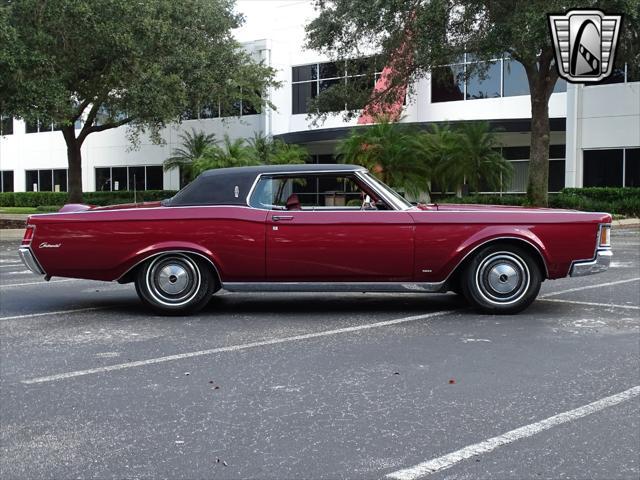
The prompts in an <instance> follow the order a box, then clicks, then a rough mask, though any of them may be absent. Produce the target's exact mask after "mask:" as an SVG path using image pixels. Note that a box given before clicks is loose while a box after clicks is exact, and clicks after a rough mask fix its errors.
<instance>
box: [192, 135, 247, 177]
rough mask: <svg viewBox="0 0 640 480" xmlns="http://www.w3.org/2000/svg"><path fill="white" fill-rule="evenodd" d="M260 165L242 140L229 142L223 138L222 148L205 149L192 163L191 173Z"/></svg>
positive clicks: (226, 138)
mask: <svg viewBox="0 0 640 480" xmlns="http://www.w3.org/2000/svg"><path fill="white" fill-rule="evenodd" d="M250 165H260V162H259V161H258V160H257V159H256V158H255V156H254V155H253V152H252V150H251V148H250V147H249V146H248V145H246V142H245V140H244V139H243V138H237V139H235V140H231V138H229V135H225V136H224V140H223V144H222V146H219V145H213V146H210V147H209V148H207V149H206V150H205V151H204V153H203V154H202V156H201V157H200V158H198V159H197V160H196V161H194V162H193V173H194V174H195V175H199V174H200V173H202V172H204V171H205V170H211V169H213V168H227V167H246V166H250Z"/></svg>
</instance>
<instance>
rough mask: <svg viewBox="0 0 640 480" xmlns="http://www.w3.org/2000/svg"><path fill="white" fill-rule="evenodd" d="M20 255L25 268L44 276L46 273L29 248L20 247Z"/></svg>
mask: <svg viewBox="0 0 640 480" xmlns="http://www.w3.org/2000/svg"><path fill="white" fill-rule="evenodd" d="M18 255H19V256H20V260H22V263H24V264H25V266H26V267H27V268H28V269H29V270H31V271H32V272H33V273H35V274H36V275H44V274H45V272H44V270H43V269H42V267H41V266H40V263H39V262H38V259H37V258H36V257H35V256H34V255H33V253H32V252H31V249H30V248H29V247H20V248H19V249H18Z"/></svg>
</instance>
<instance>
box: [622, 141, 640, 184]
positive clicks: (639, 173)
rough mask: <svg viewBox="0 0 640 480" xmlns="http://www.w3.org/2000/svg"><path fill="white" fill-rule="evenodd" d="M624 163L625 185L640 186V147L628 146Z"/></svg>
mask: <svg viewBox="0 0 640 480" xmlns="http://www.w3.org/2000/svg"><path fill="white" fill-rule="evenodd" d="M624 163H625V165H624V186H625V187H640V148H627V149H626V150H625V152H624Z"/></svg>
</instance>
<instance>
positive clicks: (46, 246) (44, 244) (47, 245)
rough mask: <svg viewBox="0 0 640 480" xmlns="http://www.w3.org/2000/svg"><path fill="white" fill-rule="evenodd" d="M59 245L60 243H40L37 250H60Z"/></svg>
mask: <svg viewBox="0 0 640 480" xmlns="http://www.w3.org/2000/svg"><path fill="white" fill-rule="evenodd" d="M60 245H62V244H61V243H47V242H42V243H41V244H40V245H39V246H38V248H60Z"/></svg>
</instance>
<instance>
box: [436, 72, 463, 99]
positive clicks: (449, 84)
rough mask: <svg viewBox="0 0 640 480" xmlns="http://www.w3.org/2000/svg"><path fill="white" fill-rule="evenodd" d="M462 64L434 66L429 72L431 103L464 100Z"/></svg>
mask: <svg viewBox="0 0 640 480" xmlns="http://www.w3.org/2000/svg"><path fill="white" fill-rule="evenodd" d="M463 77H464V66H463V65H452V66H449V67H438V68H434V69H433V70H432V72H431V103H438V102H451V101H455V100H464V78H463Z"/></svg>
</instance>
